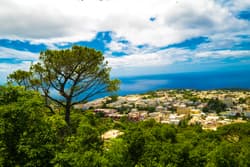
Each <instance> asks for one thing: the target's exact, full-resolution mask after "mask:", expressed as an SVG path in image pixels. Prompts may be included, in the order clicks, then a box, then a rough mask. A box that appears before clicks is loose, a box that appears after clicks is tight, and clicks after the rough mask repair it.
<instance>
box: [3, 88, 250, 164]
mask: <svg viewBox="0 0 250 167" xmlns="http://www.w3.org/2000/svg"><path fill="white" fill-rule="evenodd" d="M44 103H45V102H44V100H43V97H41V95H40V94H39V93H37V92H35V91H30V90H25V89H24V88H23V87H14V86H11V85H8V86H1V87H0V166H43V167H44V166H65V167H66V166H74V167H77V166H81V167H82V166H83V167H84V166H88V167H89V166H104V167H105V166H113V167H118V166H125V167H129V166H131V167H133V166H162V167H163V166H164V167H165V166H180V167H183V166H192V167H193V166H197V167H198V166H199V167H200V166H243V167H248V166H250V159H249V157H250V149H249V148H250V123H245V124H232V125H228V126H224V127H221V128H219V129H218V130H217V131H203V130H202V129H201V127H200V126H199V125H196V126H186V125H185V124H182V125H181V126H173V125H167V124H159V123H156V122H155V121H154V120H149V121H143V122H130V121H128V120H126V119H125V118H123V119H121V120H120V121H113V120H111V119H109V118H104V117H102V115H94V114H93V113H92V112H91V111H85V112H83V111H79V110H73V111H72V117H71V121H72V123H71V126H68V125H67V123H66V122H65V120H64V110H63V109H60V108H59V109H58V110H56V111H55V113H54V114H52V113H51V112H50V111H49V109H48V108H46V107H45V104H44ZM109 129H118V130H120V131H123V132H124V134H123V135H121V136H120V137H118V138H115V139H112V140H109V141H103V140H102V139H101V134H103V133H104V132H106V131H107V130H109Z"/></svg>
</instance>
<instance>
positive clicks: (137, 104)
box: [74, 89, 250, 130]
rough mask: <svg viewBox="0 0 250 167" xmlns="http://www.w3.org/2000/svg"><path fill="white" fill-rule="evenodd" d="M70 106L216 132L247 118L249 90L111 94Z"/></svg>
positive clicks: (249, 116) (249, 105) (105, 114)
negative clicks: (200, 127) (195, 126)
mask: <svg viewBox="0 0 250 167" xmlns="http://www.w3.org/2000/svg"><path fill="white" fill-rule="evenodd" d="M74 107H75V108H77V109H82V110H89V109H92V111H94V112H95V113H96V114H99V115H101V116H105V117H110V118H112V119H120V118H123V117H125V118H127V119H129V120H131V121H144V120H148V119H154V120H155V121H157V122H160V123H166V124H174V125H180V124H182V123H186V124H188V125H197V124H198V125H201V126H202V128H203V129H208V130H216V129H217V128H218V127H219V126H223V125H227V124H231V123H236V122H246V121H248V120H249V119H250V91H247V90H208V91H198V90H190V89H180V90H178V89H176V90H158V91H152V92H148V93H144V94H136V95H127V96H116V95H112V96H109V97H104V98H100V99H97V100H94V101H91V102H88V103H86V104H79V105H76V106H74Z"/></svg>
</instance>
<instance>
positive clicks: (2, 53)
mask: <svg viewBox="0 0 250 167" xmlns="http://www.w3.org/2000/svg"><path fill="white" fill-rule="evenodd" d="M38 57H39V55H38V54H35V53H32V52H28V51H18V50H15V49H10V48H5V47H1V46H0V58H2V59H3V58H8V59H17V60H33V61H36V60H37V59H38Z"/></svg>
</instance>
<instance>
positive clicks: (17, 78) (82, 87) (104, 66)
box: [8, 46, 119, 124]
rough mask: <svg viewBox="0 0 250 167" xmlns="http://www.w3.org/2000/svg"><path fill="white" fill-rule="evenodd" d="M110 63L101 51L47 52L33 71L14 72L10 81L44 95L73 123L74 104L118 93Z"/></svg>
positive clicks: (77, 48)
mask: <svg viewBox="0 0 250 167" xmlns="http://www.w3.org/2000/svg"><path fill="white" fill-rule="evenodd" d="M110 70H111V68H110V67H108V63H107V62H106V61H104V57H103V55H102V53H101V52H100V51H96V50H95V49H91V48H87V47H81V46H73V47H72V48H71V49H65V50H47V51H45V52H41V53H40V57H39V62H38V63H36V64H33V65H31V67H30V71H28V72H25V71H22V70H18V71H15V72H14V73H13V74H10V75H9V77H8V80H9V81H10V82H12V83H16V84H18V85H22V86H25V87H26V88H27V89H36V90H39V91H41V92H42V94H43V95H44V97H45V99H46V104H47V106H49V107H51V106H50V105H48V101H49V100H52V101H54V102H56V103H57V104H59V105H60V106H62V107H63V108H64V109H65V121H66V122H67V123H68V124H70V110H71V108H72V106H73V105H75V104H78V103H84V102H86V101H87V100H88V99H89V98H91V97H93V96H95V95H98V94H102V93H106V92H113V91H116V90H118V85H119V80H117V79H110Z"/></svg>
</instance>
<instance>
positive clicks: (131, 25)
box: [0, 0, 250, 82]
mask: <svg viewBox="0 0 250 167" xmlns="http://www.w3.org/2000/svg"><path fill="white" fill-rule="evenodd" d="M0 23H1V26H0V76H1V78H0V79H1V81H2V82H3V81H4V80H5V78H6V76H7V75H8V74H9V73H10V72H12V71H13V70H16V69H19V68H21V69H28V67H29V65H30V64H31V62H35V61H37V59H38V56H39V52H40V51H43V50H46V49H64V48H69V47H71V46H72V45H73V44H78V45H83V46H89V47H93V48H96V49H98V50H101V51H102V52H103V54H104V56H105V57H106V59H107V60H108V62H109V65H110V66H111V67H112V75H113V76H131V75H146V74H164V73H179V72H190V71H218V70H220V71H221V70H222V71H223V70H238V69H241V70H242V69H243V70H244V69H249V67H250V1H249V0H22V1H20V0H1V1H0Z"/></svg>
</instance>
